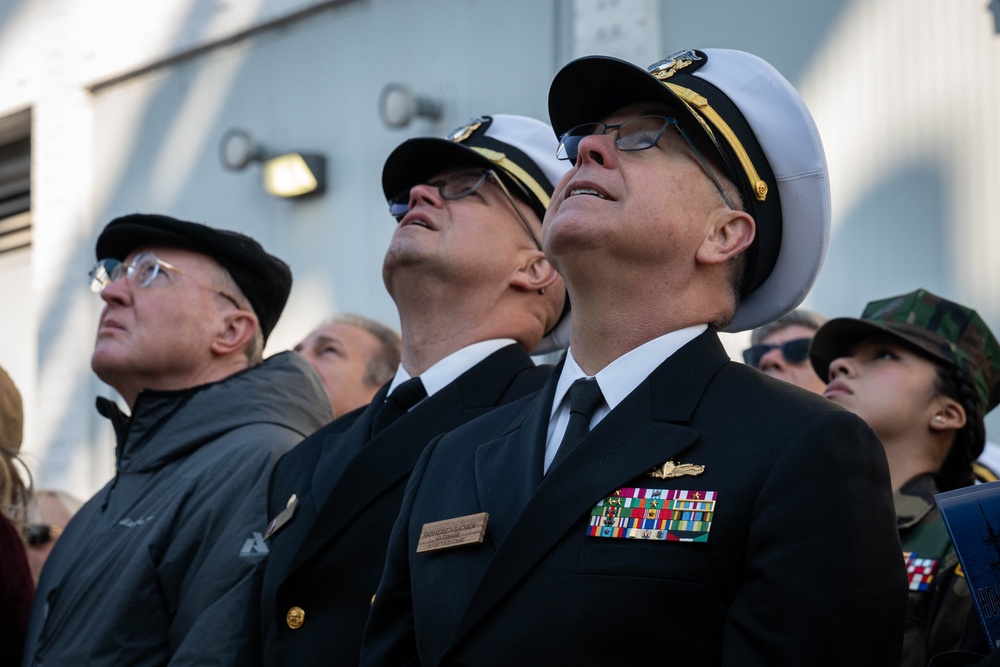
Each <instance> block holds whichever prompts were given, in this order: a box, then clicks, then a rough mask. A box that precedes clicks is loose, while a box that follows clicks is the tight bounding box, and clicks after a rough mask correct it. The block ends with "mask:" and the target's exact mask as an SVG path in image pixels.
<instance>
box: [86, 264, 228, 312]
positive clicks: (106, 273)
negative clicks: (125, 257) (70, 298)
mask: <svg viewBox="0 0 1000 667" xmlns="http://www.w3.org/2000/svg"><path fill="white" fill-rule="evenodd" d="M163 269H165V270H167V271H173V272H174V273H177V274H180V275H182V276H184V277H185V278H187V279H188V280H190V281H192V282H194V283H196V284H198V285H201V286H202V287H205V288H207V289H210V290H212V291H213V292H215V293H216V294H218V295H219V296H221V297H223V298H225V299H228V300H229V301H230V302H231V303H232V304H233V305H234V306H236V307H237V308H241V309H242V308H243V306H241V305H240V304H239V302H238V301H237V300H236V298H235V297H232V296H230V295H229V294H226V293H225V292H223V291H222V290H220V289H218V288H217V287H215V286H213V285H210V284H208V283H207V282H205V281H204V280H200V279H198V278H195V277H194V276H192V275H191V274H189V273H187V272H185V271H182V270H181V269H179V268H177V267H176V266H174V265H173V264H171V263H169V262H166V261H164V260H162V259H160V258H159V257H157V256H156V253H153V252H141V253H139V254H138V255H136V256H135V258H133V259H132V261H131V262H129V263H128V264H125V263H123V262H122V261H121V260H118V259H114V258H110V257H109V258H107V259H102V260H100V261H99V262H97V264H95V265H94V268H92V269H91V270H90V273H89V274H88V275H89V277H90V291H91V292H94V293H95V294H100V293H102V292H103V291H104V289H105V288H106V287H107V286H108V285H110V284H111V283H113V282H114V281H116V280H118V279H119V278H121V277H122V276H123V275H124V276H125V278H126V279H127V280H128V281H129V283H130V284H131V285H132V286H134V287H139V288H143V287H149V285H150V284H152V282H153V281H154V280H155V279H156V276H158V275H160V272H161V270H163Z"/></svg>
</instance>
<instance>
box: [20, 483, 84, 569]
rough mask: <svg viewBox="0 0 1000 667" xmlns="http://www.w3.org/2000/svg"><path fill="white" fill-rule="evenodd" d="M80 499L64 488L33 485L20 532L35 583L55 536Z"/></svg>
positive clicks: (64, 525)
mask: <svg viewBox="0 0 1000 667" xmlns="http://www.w3.org/2000/svg"><path fill="white" fill-rule="evenodd" d="M81 507H83V502H82V501H80V500H79V499H77V498H74V497H73V496H71V495H70V494H68V493H66V492H65V491H57V490H54V489H33V490H32V492H31V500H30V501H29V503H28V524H27V526H25V530H24V536H25V540H26V541H27V543H28V565H29V566H30V567H31V578H32V579H34V581H35V585H36V586H37V585H38V578H39V577H40V576H41V575H42V568H43V567H44V566H45V561H46V560H47V559H48V557H49V554H50V553H52V548H53V547H54V546H55V545H56V540H58V539H59V536H60V535H62V532H63V530H64V529H65V528H66V524H68V523H69V520H70V519H72V518H73V515H74V514H76V512H77V510H79V509H80V508H81Z"/></svg>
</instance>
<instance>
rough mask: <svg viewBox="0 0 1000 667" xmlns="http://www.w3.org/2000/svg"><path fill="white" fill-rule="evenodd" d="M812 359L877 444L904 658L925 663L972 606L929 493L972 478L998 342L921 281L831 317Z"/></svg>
mask: <svg viewBox="0 0 1000 667" xmlns="http://www.w3.org/2000/svg"><path fill="white" fill-rule="evenodd" d="M810 360H811V361H812V364H813V367H814V368H815V369H816V372H817V373H818V374H820V375H821V376H822V377H826V378H828V379H829V384H828V385H827V387H826V392H825V394H824V395H825V396H826V397H827V398H828V399H830V400H831V401H833V402H834V403H837V404H838V405H841V406H843V407H845V408H847V409H848V410H850V411H852V412H854V413H855V414H857V415H858V416H859V417H861V418H862V419H864V420H865V421H866V422H868V424H869V425H870V426H871V427H872V428H873V429H874V430H875V432H876V433H877V434H878V436H879V439H880V440H881V441H882V446H883V447H884V448H885V453H886V457H887V458H888V460H889V475H890V477H891V479H892V490H893V492H894V494H895V495H894V497H893V502H894V504H895V508H896V521H897V525H898V528H899V538H900V540H901V541H902V547H903V557H904V559H905V560H906V564H907V574H908V578H909V588H910V594H909V607H908V609H907V613H906V636H905V639H904V643H903V661H902V665H903V667H925V666H926V665H927V662H928V660H929V659H930V658H932V657H934V656H935V655H937V654H938V653H942V652H944V651H953V650H956V649H958V648H960V647H961V646H962V634H963V626H964V624H965V619H966V615H967V614H968V612H969V610H970V608H971V607H972V598H971V595H970V591H969V587H968V585H967V584H966V580H965V577H964V576H963V575H962V574H961V568H960V567H959V564H958V556H957V555H956V553H955V549H954V547H953V546H952V544H951V540H950V539H949V537H948V531H947V529H946V528H945V525H944V520H943V519H942V517H941V513H940V511H939V510H938V508H937V505H936V504H935V502H934V496H935V495H936V494H938V493H941V492H943V491H950V490H952V489H957V488H960V487H963V486H970V485H972V484H973V481H974V476H973V464H974V462H975V460H976V458H977V457H978V456H979V455H980V454H981V453H982V451H983V445H984V443H985V442H986V433H985V426H984V424H983V417H984V415H985V414H986V413H988V412H989V411H990V410H992V409H993V408H995V407H996V405H997V403H998V402H1000V345H998V344H997V340H996V338H995V337H994V336H993V333H992V332H991V331H990V329H989V327H988V326H987V325H986V323H985V322H984V321H983V319H982V318H981V317H980V316H979V314H978V313H977V312H976V311H975V310H972V309H971V308H968V307H967V306H963V305H961V304H959V303H955V302H954V301H949V300H948V299H944V298H942V297H940V296H937V295H936V294H932V293H930V292H928V291H927V290H924V289H918V290H916V291H913V292H910V293H908V294H903V295H900V296H896V297H890V298H887V299H880V300H878V301H872V302H871V303H869V304H868V305H867V306H865V310H864V312H863V313H862V314H861V317H860V318H859V319H855V318H847V317H843V318H838V319H835V320H831V321H829V322H827V323H826V324H825V325H824V326H822V327H821V328H820V329H819V330H818V331H817V332H816V336H815V338H813V342H812V347H811V350H810ZM975 629H978V624H976V628H975ZM975 634H980V633H975ZM966 641H967V642H968V641H972V637H968V638H967V639H966ZM978 641H979V647H980V648H981V649H982V650H983V651H984V652H986V651H987V648H986V642H985V639H984V638H982V637H981V635H980V636H979V638H978ZM966 646H967V647H970V648H972V647H976V646H975V644H972V645H968V644H967V645H966Z"/></svg>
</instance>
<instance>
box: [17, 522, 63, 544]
mask: <svg viewBox="0 0 1000 667" xmlns="http://www.w3.org/2000/svg"><path fill="white" fill-rule="evenodd" d="M60 534H62V528H60V527H59V526H53V525H51V524H47V523H32V524H28V525H27V526H25V529H24V539H25V541H26V542H27V543H28V546H32V547H42V546H45V545H46V544H48V543H49V542H51V541H52V540H54V539H56V538H57V537H59V535H60Z"/></svg>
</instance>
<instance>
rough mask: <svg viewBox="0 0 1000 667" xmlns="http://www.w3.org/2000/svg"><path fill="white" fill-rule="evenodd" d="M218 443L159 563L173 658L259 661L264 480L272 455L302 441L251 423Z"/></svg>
mask: <svg viewBox="0 0 1000 667" xmlns="http://www.w3.org/2000/svg"><path fill="white" fill-rule="evenodd" d="M226 438H227V440H229V442H227V443H216V444H218V445H222V446H219V447H216V456H215V457H214V459H213V460H212V461H210V462H207V463H208V465H207V466H206V468H205V469H204V470H203V471H201V473H200V474H199V477H198V480H197V482H196V484H195V485H194V487H193V491H192V492H191V493H190V495H189V496H188V497H187V499H186V500H185V505H184V508H183V511H182V512H181V513H180V514H179V516H178V518H177V521H176V525H175V528H174V534H173V541H172V544H171V546H170V547H169V549H168V551H167V553H166V555H165V557H164V559H163V560H162V561H161V563H160V565H159V577H160V581H161V582H162V593H163V595H164V596H165V598H166V601H167V606H168V609H170V610H171V611H173V613H172V615H171V623H170V630H169V642H170V653H171V655H172V659H171V661H170V665H195V664H197V665H233V666H236V665H239V666H240V667H243V666H246V665H249V666H251V667H252V666H253V665H259V664H260V663H261V657H260V635H259V632H260V623H259V616H260V613H259V608H260V606H259V605H260V602H259V597H260V578H261V576H262V572H263V566H264V563H265V560H266V557H267V546H266V544H265V543H264V541H263V539H262V538H263V535H262V534H263V532H264V529H265V526H266V524H267V482H268V479H269V477H270V471H271V468H272V467H273V465H274V463H275V461H276V460H277V459H278V458H279V457H280V455H281V454H283V453H284V452H285V451H287V450H288V449H290V448H291V447H292V446H294V445H295V444H297V443H298V441H299V440H301V435H300V434H299V433H297V432H295V431H293V430H291V429H288V428H284V427H281V426H277V425H273V424H267V425H261V424H254V425H252V426H248V427H244V428H242V429H237V430H235V431H233V432H232V433H230V434H227V436H226Z"/></svg>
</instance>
